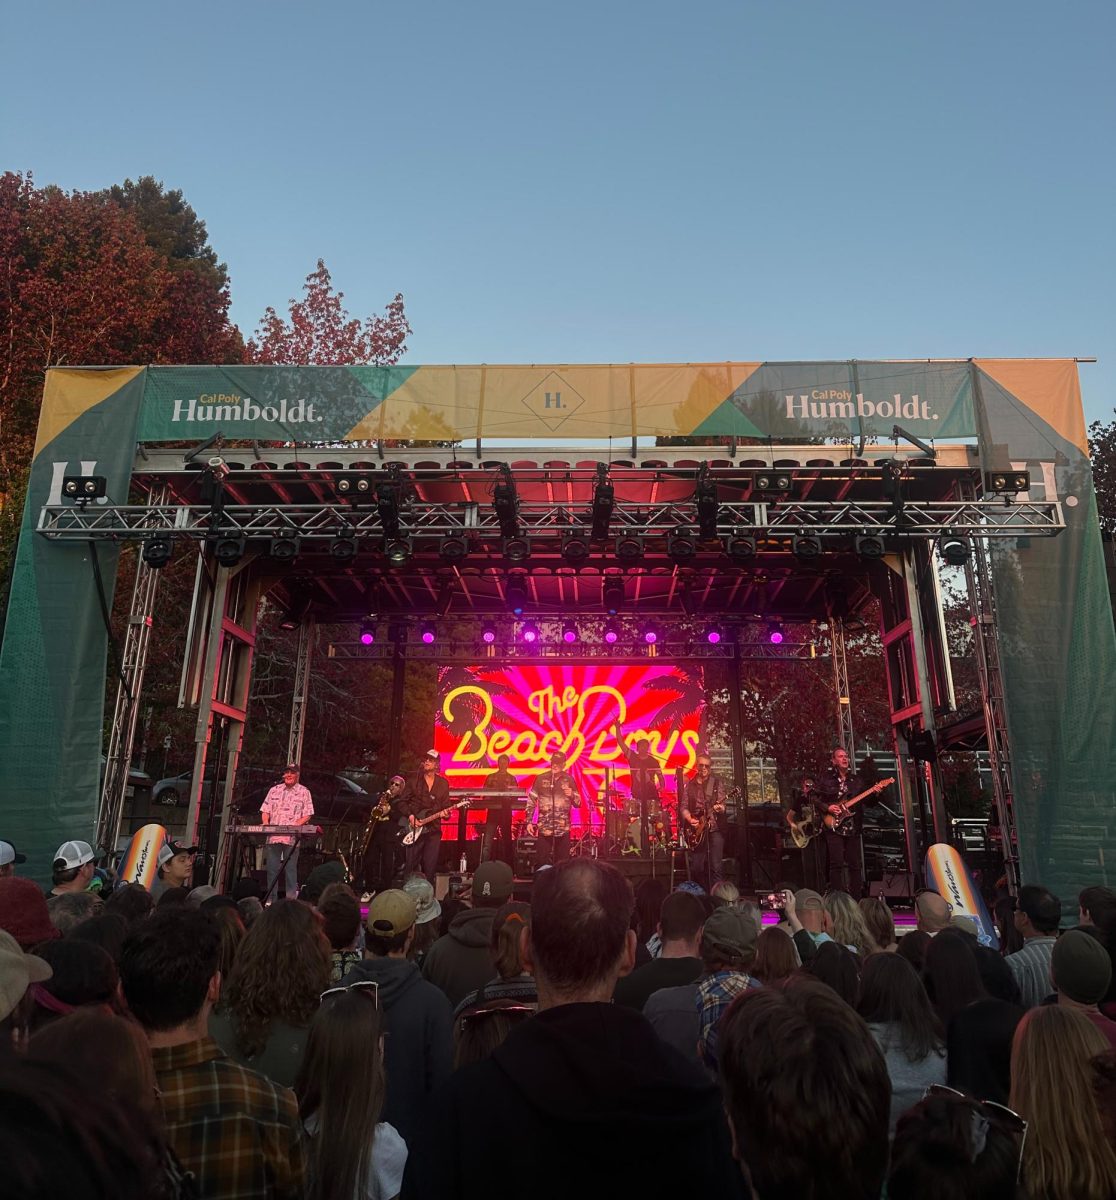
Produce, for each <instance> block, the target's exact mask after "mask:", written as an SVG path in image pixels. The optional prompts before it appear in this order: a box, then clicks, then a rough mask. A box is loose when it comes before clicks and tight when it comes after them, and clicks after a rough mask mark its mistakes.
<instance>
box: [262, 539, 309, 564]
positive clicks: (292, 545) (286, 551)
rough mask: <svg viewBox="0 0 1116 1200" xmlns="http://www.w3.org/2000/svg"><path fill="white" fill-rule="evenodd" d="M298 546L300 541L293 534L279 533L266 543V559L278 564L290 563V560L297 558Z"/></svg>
mask: <svg viewBox="0 0 1116 1200" xmlns="http://www.w3.org/2000/svg"><path fill="white" fill-rule="evenodd" d="M300 545H301V540H300V539H299V538H297V537H295V535H294V534H293V533H281V534H280V535H279V536H278V537H273V538H272V539H271V540H270V541H269V542H268V543H267V553H268V557H269V558H274V559H277V560H278V561H279V562H290V561H291V559H292V558H297V557H298V551H299V547H300Z"/></svg>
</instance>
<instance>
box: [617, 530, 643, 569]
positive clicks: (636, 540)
mask: <svg viewBox="0 0 1116 1200" xmlns="http://www.w3.org/2000/svg"><path fill="white" fill-rule="evenodd" d="M616 558H617V561H618V562H621V563H623V564H624V565H625V566H631V565H632V564H633V563H637V562H639V561H640V560H641V559H642V558H643V538H640V537H633V536H632V535H630V534H625V535H624V536H622V537H618V538H617V539H616Z"/></svg>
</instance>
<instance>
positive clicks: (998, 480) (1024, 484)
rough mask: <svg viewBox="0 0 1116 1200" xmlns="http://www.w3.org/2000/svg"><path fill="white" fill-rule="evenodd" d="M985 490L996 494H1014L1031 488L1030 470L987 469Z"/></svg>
mask: <svg viewBox="0 0 1116 1200" xmlns="http://www.w3.org/2000/svg"><path fill="white" fill-rule="evenodd" d="M984 490H985V491H986V492H991V493H992V494H993V495H995V496H1014V495H1016V494H1017V493H1019V492H1029V491H1030V490H1031V472H1030V471H985V472H984Z"/></svg>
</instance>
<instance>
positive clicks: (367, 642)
mask: <svg viewBox="0 0 1116 1200" xmlns="http://www.w3.org/2000/svg"><path fill="white" fill-rule="evenodd" d="M375 640H376V638H375V635H374V634H373V633H372V630H371V629H366V630H365V631H364V632H363V633H362V634H361V635H360V644H361V645H362V646H371V645H372V643H373V642H374V641H375Z"/></svg>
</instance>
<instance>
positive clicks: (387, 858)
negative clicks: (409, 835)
mask: <svg viewBox="0 0 1116 1200" xmlns="http://www.w3.org/2000/svg"><path fill="white" fill-rule="evenodd" d="M406 787H407V781H406V779H404V778H403V776H402V775H393V776H392V777H391V779H390V780H389V781H388V785H387V787H386V788H385V789H384V790H383V791H382V792H381V793H380V795H379V798H378V799H377V801H376V804H375V806H374V807H373V809H372V811H371V812H370V813H369V814H368V823H367V824H366V825H365V827H364V834H363V836H362V838H361V855H362V863H361V878H362V879H363V880H364V886H365V888H366V889H367V894H368V895H369V896H370V897H371V895H373V894H375V893H376V892H382V891H384V889H385V888H389V887H391V885H392V881H393V880H394V878H395V872H396V867H397V860H398V857H399V821H398V820H397V818H398V817H399V811H398V807H397V802H398V800H399V798H400V797H401V796H402V795H403V792H404V791H405V790H406Z"/></svg>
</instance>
